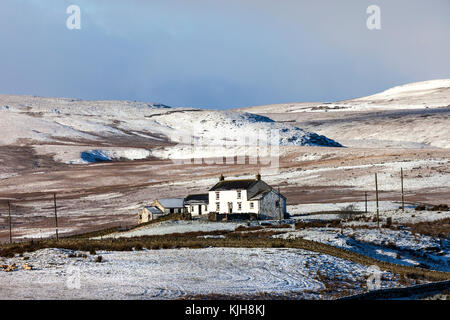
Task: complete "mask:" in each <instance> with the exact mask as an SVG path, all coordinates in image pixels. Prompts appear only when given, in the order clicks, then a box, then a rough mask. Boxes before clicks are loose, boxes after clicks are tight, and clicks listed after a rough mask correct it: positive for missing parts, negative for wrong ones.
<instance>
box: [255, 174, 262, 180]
mask: <svg viewBox="0 0 450 320" xmlns="http://www.w3.org/2000/svg"><path fill="white" fill-rule="evenodd" d="M256 180H258V181H259V180H261V175H260V174H259V173H258V174H256Z"/></svg>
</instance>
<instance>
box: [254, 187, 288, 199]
mask: <svg viewBox="0 0 450 320" xmlns="http://www.w3.org/2000/svg"><path fill="white" fill-rule="evenodd" d="M272 190H273V191H274V192H275V193H276V194H277V195H278V191H277V190H275V189H273V188H269V189H265V190H260V191H259V192H258V193H256V194H255V195H253V196H252V197H251V198H250V199H248V200H260V199H262V198H264V197H265V196H266V194H268V193H269V192H270V191H272ZM280 197H281V198H283V199H285V200H286V197H285V196H283V195H282V194H281V193H280Z"/></svg>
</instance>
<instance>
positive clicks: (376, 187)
mask: <svg viewBox="0 0 450 320" xmlns="http://www.w3.org/2000/svg"><path fill="white" fill-rule="evenodd" d="M375 193H376V199H377V228H378V229H380V211H379V207H378V179H377V174H376V173H375Z"/></svg>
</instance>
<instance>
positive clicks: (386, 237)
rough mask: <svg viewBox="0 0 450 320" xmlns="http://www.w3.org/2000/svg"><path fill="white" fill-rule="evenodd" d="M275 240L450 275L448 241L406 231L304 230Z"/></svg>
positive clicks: (285, 234)
mask: <svg viewBox="0 0 450 320" xmlns="http://www.w3.org/2000/svg"><path fill="white" fill-rule="evenodd" d="M274 237H277V238H283V239H295V238H303V239H306V240H312V241H317V242H321V243H325V244H329V245H333V246H336V247H339V248H344V249H347V250H350V251H354V252H357V253H360V254H363V255H366V256H369V257H373V258H375V259H378V260H381V261H388V262H392V263H397V264H403V265H409V266H421V267H423V266H426V267H427V268H430V269H433V270H440V271H446V272H450V241H449V240H448V239H443V240H439V239H436V238H432V237H429V236H426V235H418V236H415V235H413V234H412V233H411V232H410V231H407V230H390V229H384V228H383V229H381V230H380V231H379V230H378V229H358V228H345V229H343V230H341V229H339V228H325V227H324V228H307V229H302V230H295V231H289V232H286V233H284V234H279V235H274Z"/></svg>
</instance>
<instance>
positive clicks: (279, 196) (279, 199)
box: [278, 186, 281, 222]
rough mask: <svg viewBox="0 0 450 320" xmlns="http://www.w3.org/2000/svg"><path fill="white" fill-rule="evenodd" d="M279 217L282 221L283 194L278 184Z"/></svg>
mask: <svg viewBox="0 0 450 320" xmlns="http://www.w3.org/2000/svg"><path fill="white" fill-rule="evenodd" d="M278 217H279V220H280V222H281V194H280V186H278Z"/></svg>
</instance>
